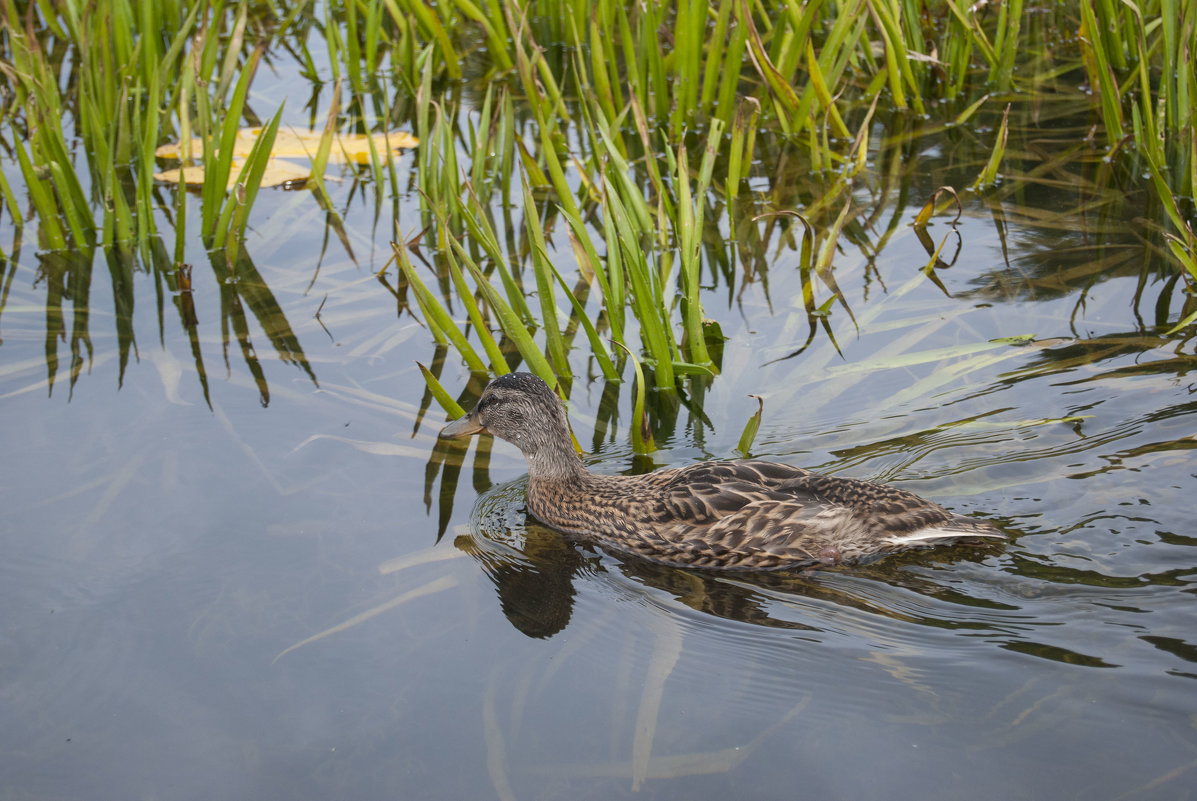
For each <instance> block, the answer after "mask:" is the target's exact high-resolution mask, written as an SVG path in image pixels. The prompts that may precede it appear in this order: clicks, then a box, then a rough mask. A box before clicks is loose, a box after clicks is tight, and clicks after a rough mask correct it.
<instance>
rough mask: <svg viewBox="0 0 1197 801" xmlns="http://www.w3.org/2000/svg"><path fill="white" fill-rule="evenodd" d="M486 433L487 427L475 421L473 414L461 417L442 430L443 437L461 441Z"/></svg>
mask: <svg viewBox="0 0 1197 801" xmlns="http://www.w3.org/2000/svg"><path fill="white" fill-rule="evenodd" d="M485 431H486V426H484V425H482V424H481V423H479V422H478V421H477V420H475V419H474V415H473V413H470V414H467V415H466V416H465V417H459V418H457V419H456V420H454V421H453V422H452V423H449V425H447V426H445V427H444V428H442V429H441V436H442V437H444V438H445V439H461V438H463V437H468V436H471V435H473V434H481V433H484V432H485Z"/></svg>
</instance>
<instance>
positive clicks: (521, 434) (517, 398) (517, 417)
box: [441, 373, 572, 459]
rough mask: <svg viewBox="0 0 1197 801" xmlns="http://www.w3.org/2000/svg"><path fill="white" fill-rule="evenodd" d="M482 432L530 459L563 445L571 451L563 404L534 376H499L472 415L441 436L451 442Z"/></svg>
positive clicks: (547, 386)
mask: <svg viewBox="0 0 1197 801" xmlns="http://www.w3.org/2000/svg"><path fill="white" fill-rule="evenodd" d="M483 433H490V434H494V435H495V436H496V437H500V438H502V439H505V440H507V441H508V442H510V443H511V444H513V445H515V446H516V447H517V448H519V449H520V450H521V451H523V452H524V455H525V456H527V457H528V458H529V459H532V458H533V457H534V456H536V455H537V454H539V453H542V452H546V451H556V450H560V448H561V446H562V445H563V444H564V445H565V446H566V447H567V448H569V449H570V451H571V452H572V446H571V445H570V438H569V425H568V423H567V422H566V420H565V410H564V409H563V408H562V406H561V401H560V400H558V399H557V396H556V395H555V394H553V390H551V389H549V385H548V384H546V383H545V382H544V381H542V380H540V379H539V378H537V377H536V376H534V375H532V374H531V373H508V374H507V375H503V376H499V377H498V378H496V379H495V380H494V381H491V382H490V383H489V384H488V385H487V386H486V389H485V390H484V391H483V392H482V397H481V398H479V399H478V403H477V405H476V406H474V408H473V409H472V410H470V412H469V414H467V415H466V416H465V417H461V418H459V419H457V420H454V421H453V422H452V423H450V424H449V425H447V426H445V427H444V428H443V429H441V436H442V437H448V438H450V439H457V438H461V437H468V436H470V435H472V434H483Z"/></svg>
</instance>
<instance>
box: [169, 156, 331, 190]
mask: <svg viewBox="0 0 1197 801" xmlns="http://www.w3.org/2000/svg"><path fill="white" fill-rule="evenodd" d="M311 173H312V171H311V169H310V168H308V167H302V166H300V165H298V164H296V163H294V162H291V161H284V160H282V159H277V158H270V159H267V160H266V169H265V171H263V173H262V186H282V185H283V184H289V183H292V182H294V181H306V180H307V179H308V177H309V176H310V175H311ZM240 174H241V162H237V161H235V162H233V167H232V169H231V170H229V186H228V188H229V189H232V188H233V187H234V186H236V185H237V177H238V176H239V175H240ZM154 180H155V181H163V182H165V183H168V184H178V183H183V184H186V185H188V186H202V185H203V183H204V168H203V167H183V168H182V169H174V170H163V171H162V172H156V173H154Z"/></svg>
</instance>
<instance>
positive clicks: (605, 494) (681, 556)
mask: <svg viewBox="0 0 1197 801" xmlns="http://www.w3.org/2000/svg"><path fill="white" fill-rule="evenodd" d="M486 432H489V433H491V434H494V435H495V436H497V437H501V438H502V439H505V440H507V441H508V442H510V443H512V444H513V445H515V446H516V447H517V448H519V449H520V450H521V451H523V454H524V458H525V459H527V460H528V512H529V513H530V514H531V515H532V516H533V517H535V518H536V519H537V520H540V521H541V522H543V523H545V524H547V525H549V526H552V527H553V528H556V529H559V530H561V531H564V532H567V533H570V534H577V535H581V536H583V537H587V538H590V539H593V540H596V541H597V542H598V543H599V544H601V545H604V546H607V547H610V548H613V549H616V550H620V551H627V552H630V553H633V554H636V555H638V556H641V557H644V558H645V559H649V560H652V561H654V562H660V563H663V564H668V565H675V566H679V567H699V568H707V569H718V570H778V569H785V568H801V567H807V566H810V565H815V564H838V563H840V562H842V561H853V560H856V559H860V558H862V557H867V556H874V555H880V554H885V553H892V552H895V551H901V550H906V549H908V548H917V547H924V546H928V545H936V544H941V543H950V542H956V541H959V540H962V539H963V540H968V539H974V538H993V539H1005V535H1003V534H1002V533H1001V532H999V531H998V530H997V529H995V528H994V527H993V526H992V525H991V524H989V523H987V522H985V521H981V520H973V519H970V518H967V517H962V516H960V515H955V514H952V513H951V512H949V511H948V510H946V509H944V508H943V507H942V506H939V505H938V504H935V503H932V502H931V501H927V500H924V499H922V498H920V497H918V496H917V495H914V494H912V493H909V492H906V491H904V490H900V489H895V488H893V487H887V486H885V485H882V484H875V483H873V482H871V481H861V480H859V479H854V478H839V477H836V476H825V475H822V474H820V473H814V472H811V471H810V470H804V469H802V468H801V467H790V466H789V465H784V464H777V463H775V462H765V461H760V460H756V459H750V460H744V461H735V462H703V463H700V464H692V465H687V466H686V467H675V468H672V469H668V470H658V471H657V472H655V473H648V474H646V475H640V476H604V475H596V474H595V473H591V472H590V471H589V470H587V469H586V467H585V466H584V465H583V464H582V461H581V459H579V458H578V454H577V452H576V451H575V450H574V448H573V444H572V441H571V439H570V435H569V425H568V423H567V422H566V419H565V411H564V409H563V408H562V405H561V401H559V400H558V399H557V396H556V395H554V394H553V391H552V390H551V389H549V386H548V385H547V384H546V383H545V382H544V381H541V380H540V379H539V378H537V377H536V376H534V375H531V374H530V373H511V374H508V375H505V376H501V377H499V378H496V379H495V380H494V381H492V382H491V383H490V384H489V385H488V386H487V387H486V390H485V391H484V392H483V393H482V397H481V398H480V399H479V400H478V405H477V406H475V407H474V409H473V411H471V412H470V413H469V414H467V415H466V416H465V417H462V418H460V419H458V420H455V421H454V422H452V423H450V424H449V425H447V426H446V427H445V428H444V429H443V430H442V431H441V435H442V436H444V437H451V438H457V437H468V436H470V435H471V434H478V433H486Z"/></svg>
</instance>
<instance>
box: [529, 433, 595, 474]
mask: <svg viewBox="0 0 1197 801" xmlns="http://www.w3.org/2000/svg"><path fill="white" fill-rule="evenodd" d="M524 458H525V459H527V461H528V480H529V482H530V483H541V482H546V483H552V484H578V483H583V482H584V481H585V478H586V477H587V476H589V475H590V471H589V470H587V469H586V466H585V465H583V464H582V460H581V458H579V456H578V452H577V451H576V450H574V446H573V440H572V439H570V438H569V437H568V436H567V437H566V438H564V439H561V440H556V439H554V440H552V441H550V442H549V443H546V444H545V445H544V446H543V447H541V448H539V449H538V450H537V451H536V452H535V453H531V454H529V453H525V454H524Z"/></svg>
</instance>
